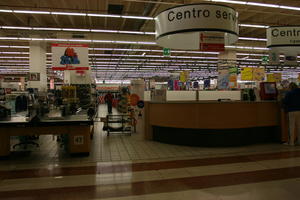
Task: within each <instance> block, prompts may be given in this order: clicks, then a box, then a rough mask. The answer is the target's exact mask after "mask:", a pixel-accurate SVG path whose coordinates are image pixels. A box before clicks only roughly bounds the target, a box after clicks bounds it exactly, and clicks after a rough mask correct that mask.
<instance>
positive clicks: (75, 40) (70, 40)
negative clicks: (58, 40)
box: [66, 39, 92, 43]
mask: <svg viewBox="0 0 300 200" xmlns="http://www.w3.org/2000/svg"><path fill="white" fill-rule="evenodd" d="M66 40H67V41H69V42H88V43H89V42H92V40H80V39H66Z"/></svg>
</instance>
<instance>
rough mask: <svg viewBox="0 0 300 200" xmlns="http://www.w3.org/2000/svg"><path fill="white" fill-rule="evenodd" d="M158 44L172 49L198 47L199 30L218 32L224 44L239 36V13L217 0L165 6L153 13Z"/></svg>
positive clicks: (234, 40)
mask: <svg viewBox="0 0 300 200" xmlns="http://www.w3.org/2000/svg"><path fill="white" fill-rule="evenodd" d="M155 29H156V41H157V43H158V45H160V46H162V47H165V48H172V49H199V44H200V37H199V32H217V33H223V35H224V36H225V39H224V41H225V44H233V43H235V42H236V41H237V40H238V34H239V27H238V13H237V12H236V11H235V10H234V9H233V8H231V7H229V6H225V5H217V4H208V3H202V4H189V5H182V6H177V7H173V8H170V9H167V10H165V11H163V12H161V13H160V14H158V15H157V16H156V17H155Z"/></svg>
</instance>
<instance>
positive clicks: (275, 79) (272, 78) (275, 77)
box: [267, 73, 282, 82]
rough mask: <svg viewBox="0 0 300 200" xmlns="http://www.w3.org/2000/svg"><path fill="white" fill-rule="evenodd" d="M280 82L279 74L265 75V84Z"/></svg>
mask: <svg viewBox="0 0 300 200" xmlns="http://www.w3.org/2000/svg"><path fill="white" fill-rule="evenodd" d="M281 80H282V74H281V73H271V74H267V82H280V81H281Z"/></svg>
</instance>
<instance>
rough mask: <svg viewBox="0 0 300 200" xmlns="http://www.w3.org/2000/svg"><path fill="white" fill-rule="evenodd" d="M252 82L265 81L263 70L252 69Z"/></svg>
mask: <svg viewBox="0 0 300 200" xmlns="http://www.w3.org/2000/svg"><path fill="white" fill-rule="evenodd" d="M253 80H254V81H263V80H265V69H264V68H262V67H260V68H253Z"/></svg>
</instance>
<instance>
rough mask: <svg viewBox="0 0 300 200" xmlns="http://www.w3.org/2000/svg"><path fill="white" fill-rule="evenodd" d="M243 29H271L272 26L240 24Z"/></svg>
mask: <svg viewBox="0 0 300 200" xmlns="http://www.w3.org/2000/svg"><path fill="white" fill-rule="evenodd" d="M239 26H241V27H253V28H269V27H270V26H265V25H256V24H239Z"/></svg>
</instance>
